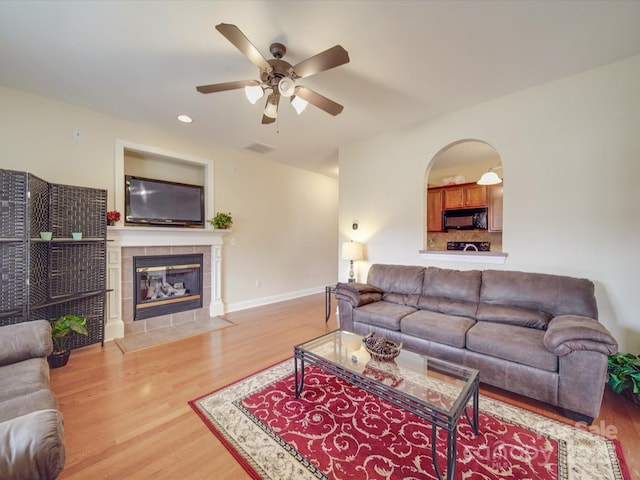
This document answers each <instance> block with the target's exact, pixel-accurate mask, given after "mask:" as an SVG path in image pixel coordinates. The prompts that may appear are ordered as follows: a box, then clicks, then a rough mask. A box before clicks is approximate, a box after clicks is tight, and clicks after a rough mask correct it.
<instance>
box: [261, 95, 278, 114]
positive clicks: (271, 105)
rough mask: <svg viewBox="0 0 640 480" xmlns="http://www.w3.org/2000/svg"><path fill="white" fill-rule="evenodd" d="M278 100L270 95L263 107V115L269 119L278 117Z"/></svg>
mask: <svg viewBox="0 0 640 480" xmlns="http://www.w3.org/2000/svg"><path fill="white" fill-rule="evenodd" d="M277 101H278V99H277V98H276V97H275V96H274V95H273V93H272V94H270V95H269V98H267V104H266V105H265V107H264V112H263V113H264V114H265V115H266V116H267V117H269V118H277V117H278V103H277Z"/></svg>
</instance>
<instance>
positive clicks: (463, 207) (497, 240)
mask: <svg viewBox="0 0 640 480" xmlns="http://www.w3.org/2000/svg"><path fill="white" fill-rule="evenodd" d="M488 171H491V172H493V173H495V174H497V176H498V177H499V178H500V179H503V178H504V177H503V169H502V160H501V158H500V155H499V154H498V152H497V151H496V149H495V148H493V147H492V146H491V145H489V144H488V143H486V142H483V141H481V140H460V141H458V142H454V143H451V144H449V145H447V146H446V147H444V148H443V149H442V150H440V151H439V152H438V153H437V154H436V155H435V156H434V157H433V158H432V159H431V162H429V165H428V167H427V172H426V175H425V206H426V215H425V230H424V231H425V250H427V251H447V250H464V249H465V248H466V251H476V249H477V250H479V251H490V252H502V228H503V225H502V224H503V222H502V209H503V183H499V184H494V185H478V183H477V182H478V181H479V180H480V178H481V177H482V176H483V174H485V173H486V172H488Z"/></svg>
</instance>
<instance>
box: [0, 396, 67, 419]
mask: <svg viewBox="0 0 640 480" xmlns="http://www.w3.org/2000/svg"><path fill="white" fill-rule="evenodd" d="M57 408H58V400H57V399H56V396H55V395H54V394H53V392H52V391H51V390H38V391H37V392H33V393H29V394H27V395H21V396H19V397H15V398H10V399H8V400H5V401H3V402H0V422H4V421H6V420H11V419H12V418H15V417H19V416H21V415H26V414H27V413H31V412H37V411H38V410H47V409H54V410H55V409H57Z"/></svg>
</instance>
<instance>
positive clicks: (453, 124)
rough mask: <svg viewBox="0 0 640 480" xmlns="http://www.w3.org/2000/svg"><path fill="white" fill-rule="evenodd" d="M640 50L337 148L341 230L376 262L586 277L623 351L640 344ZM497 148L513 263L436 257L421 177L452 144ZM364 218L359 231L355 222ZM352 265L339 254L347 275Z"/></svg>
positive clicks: (362, 272)
mask: <svg viewBox="0 0 640 480" xmlns="http://www.w3.org/2000/svg"><path fill="white" fill-rule="evenodd" d="M639 85H640V56H639V57H633V58H631V59H628V60H626V61H622V62H618V63H615V64H611V65H608V66H604V67H601V68H598V69H594V70H591V71H588V72H585V73H583V74H580V75H576V76H572V77H570V78H566V79H562V80H560V81H556V82H552V83H549V84H545V85H542V86H539V87H536V88H533V89H529V90H526V91H523V92H519V93H516V94H513V95H509V96H506V97H502V98H498V99H495V100H492V101H488V102H485V103H482V104H480V105H477V106H474V107H471V108H466V109H463V110H460V111H457V112H454V113H452V114H449V115H447V116H444V117H441V118H439V119H437V120H435V121H431V122H428V123H424V124H421V125H418V126H415V127H414V128H412V129H407V130H404V131H402V132H395V133H390V134H386V135H382V136H378V137H376V138H372V139H368V140H365V141H362V142H359V143H356V144H353V145H350V146H348V147H345V148H342V149H341V151H340V180H339V182H340V219H339V225H340V236H341V239H343V240H344V239H346V238H353V239H354V240H360V241H362V242H364V243H365V244H366V246H367V250H368V257H367V262H366V263H362V264H360V265H359V268H360V271H359V274H360V280H362V279H364V278H366V269H367V266H368V265H369V264H371V263H398V264H412V265H427V264H433V265H434V266H439V267H443V268H459V269H469V268H482V269H484V268H504V269H509V270H523V271H532V272H545V273H554V274H566V275H572V276H578V277H586V278H589V279H591V280H593V281H594V283H595V284H596V296H597V300H598V306H599V310H600V321H601V322H602V323H603V324H604V325H606V326H607V327H608V328H609V329H610V330H611V332H612V333H613V334H614V336H615V337H616V338H617V340H618V341H619V342H620V344H621V345H620V346H621V350H631V351H634V352H637V351H639V350H640V333H639V332H640V315H639V314H638V300H637V296H638V293H639V292H640V291H639V290H638V285H639V284H640V281H639V272H640V254H639V253H638V248H639V246H640V221H638V218H639V217H640V211H639V210H640V186H639V185H640V158H639V156H640V135H639V130H638V125H639V123H638V115H639V113H638V112H640V87H639ZM461 139H479V140H483V141H486V142H487V143H489V144H490V145H492V146H493V147H495V148H496V150H497V151H498V154H499V155H500V158H501V160H502V164H503V166H504V176H505V177H506V178H507V179H508V181H507V182H505V186H504V198H505V203H504V232H503V251H504V252H507V253H508V255H509V256H508V259H507V261H506V263H505V265H504V266H498V267H496V266H494V265H482V264H480V265H478V264H462V263H451V262H437V263H436V262H431V261H427V260H426V259H425V258H423V257H422V256H421V255H420V254H419V250H420V249H421V248H422V246H423V241H424V233H423V230H424V228H425V222H424V218H425V207H424V175H425V172H426V171H427V169H428V166H429V162H430V161H431V159H432V158H433V157H434V155H435V154H436V153H437V152H438V151H439V150H440V149H442V148H443V147H444V146H446V145H448V144H450V143H452V142H455V141H458V140H461ZM356 218H357V219H359V220H360V228H359V229H358V230H357V231H356V232H353V231H352V230H351V221H352V220H353V219H356ZM347 269H348V266H347V264H346V262H343V261H341V262H340V278H346V275H347Z"/></svg>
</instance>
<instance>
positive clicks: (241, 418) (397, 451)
mask: <svg viewBox="0 0 640 480" xmlns="http://www.w3.org/2000/svg"><path fill="white" fill-rule="evenodd" d="M305 372H306V373H305V386H304V389H303V391H302V395H301V396H300V398H299V399H296V398H295V395H294V379H293V360H288V361H286V362H283V363H280V364H278V365H275V366H274V367H271V368H268V369H266V370H263V371H261V372H258V373H256V374H254V375H252V376H250V377H247V378H245V379H243V380H240V381H238V382H236V383H234V384H232V385H230V386H228V387H225V388H222V389H220V390H217V391H215V392H212V393H210V394H207V395H204V396H202V397H200V398H198V399H196V400H192V401H190V402H189V404H190V405H191V406H192V407H193V409H194V410H195V412H196V413H197V414H198V415H199V416H200V417H201V418H202V420H203V421H204V422H205V423H206V424H207V426H208V427H209V428H210V429H211V431H212V432H213V433H214V434H215V435H216V436H217V437H218V438H219V439H220V440H221V441H222V442H223V444H224V445H225V446H226V447H227V448H228V449H229V451H230V452H231V453H232V454H233V455H234V456H235V458H236V459H237V460H238V461H239V462H240V463H241V464H242V466H243V467H244V468H245V470H246V471H247V472H248V473H249V475H251V476H252V477H253V478H255V479H292V480H293V479H295V480H301V479H319V478H320V479H332V480H342V479H358V480H361V479H363V480H364V479H366V480H373V479H385V480H392V479H402V480H418V479H420V480H422V479H436V478H437V476H436V474H435V470H434V468H433V463H432V459H431V426H430V424H429V423H428V422H425V421H423V420H421V419H419V418H418V417H416V416H414V415H412V414H410V413H408V412H405V411H404V410H402V409H400V408H398V407H395V406H393V405H391V404H389V403H386V402H384V401H382V400H380V399H379V398H378V397H376V396H374V395H371V394H369V393H367V392H365V391H363V390H361V389H359V388H357V387H354V386H352V385H351V384H349V383H347V382H344V381H342V380H340V379H338V378H336V377H334V376H332V375H329V374H326V373H324V372H323V371H322V370H319V369H317V368H316V367H307V369H306V370H305ZM439 432H440V433H442V434H443V435H440V434H439V435H438V439H437V445H436V450H437V452H438V460H439V465H440V468H441V469H444V468H446V467H445V466H446V460H445V458H444V457H445V454H444V452H445V443H444V442H445V435H444V432H443V431H442V429H439ZM455 478H456V479H473V480H485V479H486V480H489V479H492V480H493V479H496V480H497V479H500V480H511V479H512V480H523V479H535V480H543V479H561V480H564V479H575V480H577V479H580V480H585V479H594V480H596V479H597V480H604V479H612V480H615V479H619V480H630V476H629V473H628V471H627V468H626V465H625V463H624V459H623V457H622V451H621V449H620V446H619V445H618V443H617V442H616V441H614V440H611V439H607V438H604V437H602V436H599V435H596V434H593V433H591V432H589V431H587V429H586V428H576V427H573V426H570V425H565V424H562V423H560V422H557V421H554V420H551V419H548V418H545V417H542V416H540V415H537V414H534V413H531V412H528V411H525V410H523V409H521V408H518V407H514V406H511V405H508V404H506V403H504V402H500V401H497V400H494V399H490V398H487V397H484V396H481V397H480V433H479V435H478V436H475V435H474V434H473V432H472V430H471V427H470V426H469V424H468V423H467V420H466V418H465V417H464V415H463V417H462V418H461V420H460V424H459V426H458V454H457V466H456V472H455Z"/></svg>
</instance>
